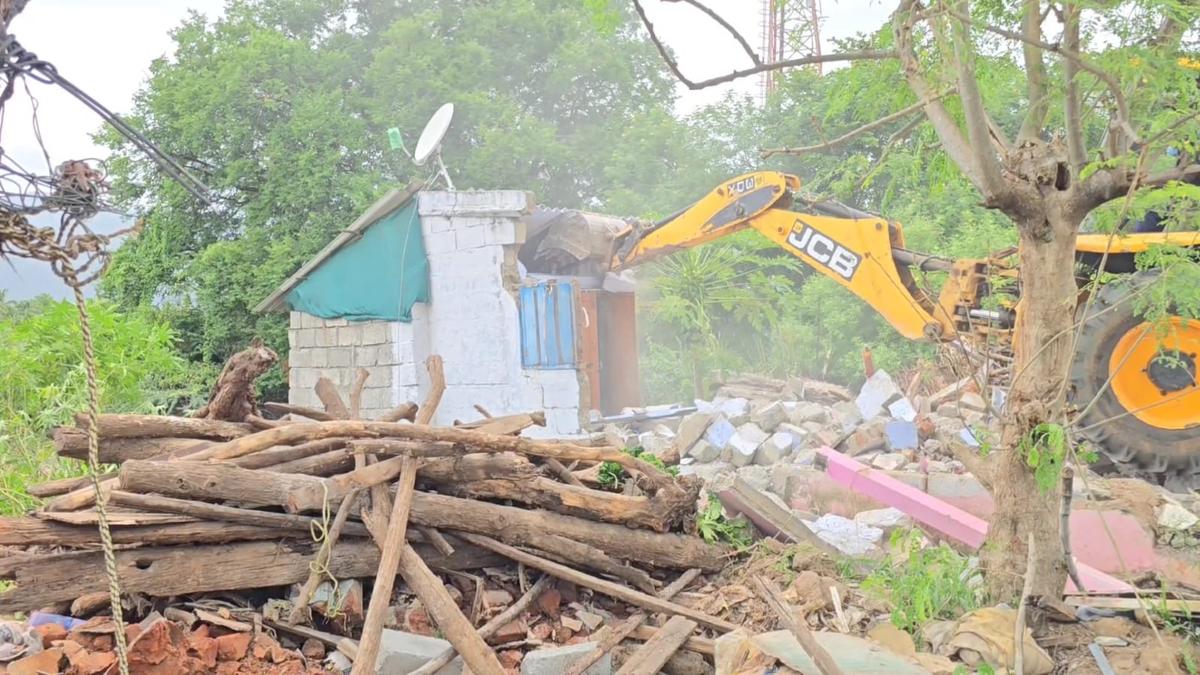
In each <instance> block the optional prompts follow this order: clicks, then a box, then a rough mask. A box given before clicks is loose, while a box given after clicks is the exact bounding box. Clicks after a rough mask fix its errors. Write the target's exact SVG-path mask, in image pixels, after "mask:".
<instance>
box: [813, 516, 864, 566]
mask: <svg viewBox="0 0 1200 675" xmlns="http://www.w3.org/2000/svg"><path fill="white" fill-rule="evenodd" d="M804 524H805V525H807V526H808V529H810V530H812V531H813V532H814V533H815V534H816V535H817V536H818V537H820V538H821V539H822V540H824V541H825V542H826V543H828V544H829V545H831V546H833V547H834V548H836V549H837V550H839V551H841V552H842V553H844V554H846V555H849V556H864V555H867V554H868V553H871V552H872V551H875V550H876V546H877V545H878V544H879V540H880V539H882V538H883V530H881V529H879V528H877V527H871V526H869V525H859V524H858V523H856V522H854V521H853V520H850V519H849V518H843V517H842V516H839V515H836V514H832V513H827V514H825V515H823V516H821V517H820V518H817V519H816V520H812V521H808V520H806V521H804Z"/></svg>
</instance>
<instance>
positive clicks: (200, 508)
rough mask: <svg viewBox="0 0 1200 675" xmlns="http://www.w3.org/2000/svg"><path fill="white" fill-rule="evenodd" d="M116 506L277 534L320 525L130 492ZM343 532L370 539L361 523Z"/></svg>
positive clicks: (118, 494)
mask: <svg viewBox="0 0 1200 675" xmlns="http://www.w3.org/2000/svg"><path fill="white" fill-rule="evenodd" d="M109 498H110V499H111V500H112V503H113V504H117V505H120V506H132V507H136V508H139V509H146V510H148V511H160V512H164V513H180V514H184V515H188V516H195V517H197V518H205V519H208V520H219V521H222V522H227V523H240V524H242V525H254V526H258V527H269V528H275V529H276V530H292V531H295V532H304V533H311V532H312V528H313V526H314V525H316V524H317V523H319V522H320V519H318V518H310V517H308V516H296V515H291V514H287V513H272V512H270V511H256V510H254V509H240V508H237V507H234V506H222V505H220V504H209V503H207V502H196V501H188V500H185V499H172V498H170V497H161V496H159V495H139V494H133V493H130V492H122V491H120V490H114V491H113V492H112V494H111V495H110V497H109ZM342 532H343V533H345V534H346V535H347V536H352V537H365V536H368V532H367V529H366V528H365V527H364V526H362V525H360V524H358V523H345V524H344V525H343V528H342Z"/></svg>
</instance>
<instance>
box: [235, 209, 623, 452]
mask: <svg viewBox="0 0 1200 675" xmlns="http://www.w3.org/2000/svg"><path fill="white" fill-rule="evenodd" d="M623 226H624V224H623V223H622V222H621V221H620V220H617V219H613V218H608V217H605V216H599V215H596V214H589V213H584V212H580V211H560V210H550V209H543V208H537V207H535V205H534V200H533V197H532V195H530V194H529V193H527V192H522V191H516V190H493V191H471V192H440V191H420V190H418V189H416V188H415V187H413V188H409V189H405V190H394V191H392V192H391V193H389V194H387V195H385V196H384V197H383V198H381V199H380V200H379V201H377V202H376V203H375V204H373V205H372V206H371V207H370V208H369V209H367V211H366V212H364V213H363V214H362V216H361V217H359V218H358V219H357V220H356V221H355V222H354V223H353V224H351V225H350V226H349V227H347V228H346V229H345V230H344V231H343V232H341V233H339V234H338V235H337V236H336V237H335V238H334V239H333V240H332V241H331V242H330V243H329V244H328V245H327V246H326V247H325V248H324V249H323V250H321V252H320V253H318V254H317V255H316V256H315V257H314V258H312V259H311V260H309V261H308V262H307V263H305V264H304V265H303V266H302V267H301V268H300V269H299V270H298V271H297V272H296V273H295V274H293V275H292V276H291V277H289V278H288V279H287V281H285V282H284V283H283V284H282V285H281V286H280V287H279V288H278V289H276V290H275V291H274V292H273V293H272V294H271V295H270V296H269V297H267V298H266V299H265V300H263V301H262V302H261V303H259V305H258V306H257V307H256V308H255V311H259V312H282V311H287V312H290V317H291V320H290V325H289V330H288V344H289V353H288V358H287V366H286V367H287V369H288V383H289V395H288V398H289V402H290V403H293V404H299V405H308V406H316V405H318V401H317V398H316V394H315V393H314V389H313V387H314V385H315V384H316V382H317V380H318V378H320V377H322V376H325V377H328V378H329V379H330V380H332V381H333V382H334V383H335V384H337V385H338V386H339V388H340V389H342V391H343V393H344V394H345V392H348V390H349V389H350V385H351V383H352V382H353V381H354V379H355V377H356V373H357V372H358V371H359V369H365V370H366V372H367V373H368V375H369V376H368V379H367V381H366V386H365V388H364V390H363V395H362V416H363V417H365V418H368V419H370V418H373V417H375V416H377V415H380V414H382V413H383V412H385V411H387V410H390V409H392V408H393V407H395V406H397V405H399V404H401V403H403V402H405V401H421V400H422V399H423V398H424V395H425V391H426V388H427V387H428V375H427V373H426V370H425V367H424V362H425V359H426V358H427V357H428V356H429V355H431V354H438V355H440V356H441V357H442V358H443V360H444V363H445V377H446V385H447V388H446V393H445V396H444V398H443V400H442V403H441V405H440V406H439V408H438V412H437V419H435V420H434V421H435V423H437V424H450V423H452V422H453V421H454V420H456V419H460V420H467V419H475V418H478V416H479V413H478V412H477V409H476V408H475V406H480V407H482V408H483V409H485V410H487V411H488V412H489V413H491V414H493V415H502V414H508V413H516V412H525V411H530V410H543V411H545V414H546V421H547V423H546V427H545V429H544V430H541V431H542V432H543V433H545V434H547V435H562V434H572V433H577V432H578V431H579V430H580V427H581V422H582V421H584V420H586V418H587V417H588V415H589V414H592V411H598V412H600V413H602V414H611V413H614V412H618V411H620V409H621V408H623V407H626V406H633V405H637V404H638V399H639V386H638V372H637V344H636V324H635V320H634V296H633V291H632V287H631V286H630V285H628V284H624V285H620V286H619V285H617V284H616V283H614V280H613V279H611V278H610V279H609V281H608V283H607V284H606V283H605V275H604V271H605V269H604V268H605V263H606V261H607V251H608V248H607V245H608V242H610V241H611V238H612V234H613V233H614V232H615V231H616V230H618V229H619V228H621V227H623ZM606 286H607V287H606ZM531 431H533V430H531Z"/></svg>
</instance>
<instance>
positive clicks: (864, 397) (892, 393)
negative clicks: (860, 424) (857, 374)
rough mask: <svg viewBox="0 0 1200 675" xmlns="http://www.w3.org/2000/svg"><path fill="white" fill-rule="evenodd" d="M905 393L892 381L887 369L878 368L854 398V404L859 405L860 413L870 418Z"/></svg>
mask: <svg viewBox="0 0 1200 675" xmlns="http://www.w3.org/2000/svg"><path fill="white" fill-rule="evenodd" d="M903 395H904V393H903V392H901V391H900V388H899V387H897V386H896V383H895V382H893V381H892V376H891V375H888V374H887V371H886V370H876V371H875V372H874V373H873V374H872V375H871V377H868V378H867V381H866V382H864V383H863V386H862V389H861V390H859V392H858V397H857V398H855V399H854V404H855V405H857V406H858V412H859V414H861V415H862V416H863V417H864V418H866V419H870V418H872V417H874V416H876V415H878V414H880V413H882V412H883V409H884V406H886V405H887V404H888V403H891V402H892V401H894V400H895V399H898V398H900V397H901V396H903Z"/></svg>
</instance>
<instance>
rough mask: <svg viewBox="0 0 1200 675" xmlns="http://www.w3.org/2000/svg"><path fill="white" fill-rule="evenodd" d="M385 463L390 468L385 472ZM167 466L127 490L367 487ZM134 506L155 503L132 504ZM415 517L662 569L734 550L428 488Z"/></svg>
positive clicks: (184, 492)
mask: <svg viewBox="0 0 1200 675" xmlns="http://www.w3.org/2000/svg"><path fill="white" fill-rule="evenodd" d="M402 459H403V457H396V458H393V459H389V460H385V461H383V462H378V463H376V464H374V465H371V466H370V467H367V469H371V470H373V471H372V474H373V478H374V479H379V478H380V476H383V477H385V478H384V480H387V478H386V477H387V476H389V475H390V476H395V475H397V474H398V467H399V464H398V463H395V462H398V461H400V460H402ZM389 463H392V464H389ZM385 465H387V466H385ZM378 467H384V470H381V469H379V468H378ZM165 468H166V467H165V466H164V465H163V464H162V463H159V462H150V461H130V462H126V463H125V465H124V466H122V467H121V477H120V482H121V490H122V491H124V492H139V493H154V494H158V495H166V496H169V497H180V498H185V499H198V500H205V501H217V500H229V501H236V502H239V503H244V504H260V505H275V506H284V507H287V508H288V509H289V510H306V509H311V510H317V509H320V508H321V506H322V503H321V500H322V499H325V498H327V499H329V500H331V501H332V500H340V499H341V498H342V497H344V496H345V493H346V492H347V491H349V490H350V489H353V488H355V487H364V485H363V482H362V481H357V480H350V479H347V480H343V481H341V482H334V481H338V478H334V479H322V478H316V477H313V476H302V475H297V474H277V473H270V472H266V471H255V470H251V469H242V468H239V467H236V466H231V465H229V464H224V463H215V464H210V463H205V462H175V463H172V464H171V465H170V470H169V471H167V470H164V469H165ZM365 470H366V469H364V470H363V471H365ZM393 471H395V472H396V473H392V472H393ZM422 471H424V469H422ZM352 473H353V472H352ZM354 475H355V476H356V477H361V476H362V474H354ZM343 476H351V474H343ZM563 487H568V488H569V487H570V486H563ZM572 489H577V488H572ZM142 503H143V504H145V503H148V502H144V501H143V502H142ZM126 504H127V505H130V506H139V508H148V507H146V506H140V505H136V504H133V503H132V502H127V503H126ZM224 508H228V507H224ZM214 513H215V512H214ZM185 515H192V513H187V514H185ZM275 515H280V514H275ZM411 518H412V522H413V523H414V524H415V525H418V526H425V527H434V528H437V529H441V530H447V529H451V530H466V531H469V532H475V533H477V534H484V535H488V536H499V537H500V538H501V539H503V540H505V541H510V542H513V543H518V544H526V545H530V546H535V547H537V548H542V549H544V550H554V546H553V545H551V544H547V543H545V542H544V541H543V542H542V543H541V545H540V546H539V544H538V542H539V539H538V537H539V536H540V535H557V536H560V537H565V538H567V539H572V540H574V541H577V542H579V543H581V544H586V545H588V546H591V547H593V548H596V549H599V550H601V551H603V552H605V553H607V554H608V555H611V556H614V557H616V558H619V559H622V560H629V561H633V562H637V563H644V564H649V565H654V566H656V567H671V568H677V569H687V568H690V567H699V568H701V569H703V570H705V571H715V570H717V569H720V568H721V567H722V566H723V564H724V562H725V559H726V557H727V555H728V552H727V550H726V549H724V548H722V547H719V546H714V545H711V544H708V543H705V542H704V541H703V540H701V539H699V538H698V537H689V536H684V535H679V534H671V533H655V532H649V531H646V530H637V529H630V528H628V527H625V526H623V525H619V524H615V523H598V522H594V521H592V520H587V519H584V518H577V517H573V516H565V515H561V514H557V513H551V512H547V511H537V510H528V509H523V508H516V507H510V506H500V505H498V504H489V503H487V502H481V501H475V500H472V499H459V498H456V497H448V496H445V495H437V494H430V493H425V492H418V493H416V494H415V495H414V498H413V506H412V515H411ZM239 522H242V521H239Z"/></svg>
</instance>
